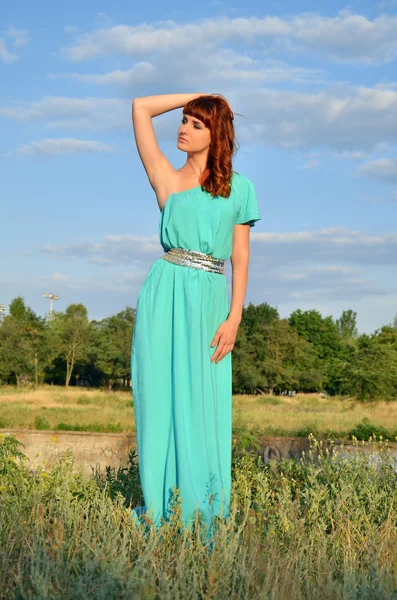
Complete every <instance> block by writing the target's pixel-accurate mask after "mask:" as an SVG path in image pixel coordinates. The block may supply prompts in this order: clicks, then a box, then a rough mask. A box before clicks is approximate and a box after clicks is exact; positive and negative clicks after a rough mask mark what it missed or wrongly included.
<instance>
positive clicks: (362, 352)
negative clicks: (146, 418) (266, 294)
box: [0, 296, 397, 401]
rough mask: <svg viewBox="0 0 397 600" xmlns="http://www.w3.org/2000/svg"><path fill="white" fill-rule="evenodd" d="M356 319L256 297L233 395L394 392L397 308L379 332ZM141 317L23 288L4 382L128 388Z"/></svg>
mask: <svg viewBox="0 0 397 600" xmlns="http://www.w3.org/2000/svg"><path fill="white" fill-rule="evenodd" d="M356 317H357V314H356V313H355V312H354V311H352V310H346V311H343V313H342V315H341V317H340V318H339V319H336V320H334V319H333V318H332V317H331V316H327V317H323V316H322V315H321V314H320V313H319V312H318V311H317V310H308V311H301V310H299V309H298V310H295V311H294V312H292V313H291V315H290V316H289V317H288V318H283V319H282V318H280V316H279V314H278V311H277V309H276V308H274V307H271V306H270V305H268V304H267V303H263V304H259V305H253V304H252V303H250V304H249V305H248V306H247V307H246V308H244V309H243V314H242V320H241V324H240V327H239V331H238V334H237V338H236V343H235V346H234V349H233V353H232V365H233V393H234V394H243V393H247V394H281V393H286V392H292V391H295V392H306V393H310V392H324V393H326V394H328V395H331V396H334V395H341V396H349V397H352V398H356V399H358V400H362V401H374V400H396V399H397V315H396V317H395V318H394V321H393V323H391V324H389V325H384V326H383V327H381V328H380V329H379V330H376V331H375V332H374V333H373V334H371V335H368V334H365V333H363V334H359V333H358V331H357V325H356ZM134 320H135V309H134V308H131V307H126V308H125V310H123V311H121V312H119V313H117V314H116V315H111V316H109V317H106V318H105V319H102V320H101V321H96V320H91V321H90V320H89V318H88V312H87V309H86V307H85V306H84V305H83V304H70V305H69V306H68V307H67V308H66V310H65V312H54V313H53V315H52V316H51V317H49V316H46V317H41V316H38V315H37V314H36V313H35V312H34V311H33V310H32V309H31V308H30V307H29V306H27V305H26V303H25V301H24V299H23V298H22V297H21V296H18V297H17V298H15V299H14V300H13V301H12V302H11V304H10V306H9V314H8V315H7V316H6V317H5V318H4V319H3V321H2V323H1V325H0V385H12V384H14V385H15V384H16V385H17V386H19V385H21V384H22V383H29V384H30V385H34V386H35V387H36V388H37V387H38V386H39V385H40V384H43V383H50V384H56V385H65V386H66V387H67V386H70V385H75V386H76V385H81V386H89V387H103V388H105V389H123V388H124V389H126V388H130V386H131V365H130V360H131V343H132V333H133V328H134Z"/></svg>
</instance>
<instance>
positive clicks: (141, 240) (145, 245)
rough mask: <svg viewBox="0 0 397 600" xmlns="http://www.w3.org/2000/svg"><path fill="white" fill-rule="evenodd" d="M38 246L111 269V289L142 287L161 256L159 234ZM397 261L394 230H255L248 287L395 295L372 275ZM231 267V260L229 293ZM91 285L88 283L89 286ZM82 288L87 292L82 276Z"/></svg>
mask: <svg viewBox="0 0 397 600" xmlns="http://www.w3.org/2000/svg"><path fill="white" fill-rule="evenodd" d="M36 250H38V251H39V252H41V253H42V254H46V255H47V256H48V258H52V259H56V260H59V259H62V260H63V261H70V260H80V261H82V262H83V263H87V264H90V265H92V264H95V265H97V268H98V269H101V270H102V269H103V267H108V268H107V270H106V272H108V273H109V274H108V275H103V276H102V279H103V280H104V281H105V283H106V287H107V289H113V290H116V289H119V290H120V291H128V290H131V291H138V290H139V287H140V285H141V284H142V283H143V281H144V278H145V275H146V273H147V272H148V270H149V268H150V266H151V265H152V264H153V262H154V261H155V260H156V259H158V258H160V257H161V256H162V255H163V250H162V248H161V246H160V243H159V240H158V236H157V235H156V236H152V237H143V236H137V235H131V234H125V235H107V236H105V237H104V238H103V239H102V240H101V241H99V242H80V243H77V244H76V243H74V244H69V245H65V246H57V245H45V246H41V247H38V248H36ZM396 260H397V234H392V233H386V234H383V235H370V234H366V233H363V232H360V231H355V230H349V229H346V228H344V227H329V228H324V229H320V230H318V231H313V232H309V231H298V232H288V233H287V232H286V233H282V232H280V233H251V267H250V286H252V288H253V289H255V290H256V292H255V293H256V296H258V297H259V296H261V294H262V292H261V291H260V290H263V289H266V298H267V301H271V302H272V303H273V304H280V302H281V303H285V302H287V301H288V300H291V301H292V300H297V299H299V300H304V299H306V300H313V301H314V300H316V301H319V300H335V301H340V300H357V301H358V300H360V299H362V298H363V297H366V296H367V297H369V296H376V297H384V296H389V297H393V295H394V296H396V297H397V288H396V287H393V286H388V287H385V286H383V287H380V286H379V285H378V284H377V283H374V282H372V281H371V279H370V277H369V272H370V269H371V267H374V268H375V269H379V267H387V268H390V267H394V266H395V264H396ZM264 264H266V270H264V269H263V265H264ZM121 265H128V266H129V268H130V269H131V270H130V271H128V272H121V273H120V272H116V271H115V269H116V268H117V269H118V268H119V267H120V266H121ZM230 270H231V267H230V263H229V261H227V262H226V271H225V274H226V276H227V279H228V286H229V291H231V289H230ZM364 270H365V271H364ZM74 279H75V278H74V277H72V278H71V281H69V280H68V281H67V282H66V283H67V285H68V286H71V285H72V280H73V281H74ZM97 280H98V278H97V277H96V275H95V272H91V271H90V278H89V281H91V282H94V281H97ZM390 280H391V281H393V280H394V281H395V278H394V279H393V278H392V277H391V278H390ZM73 285H75V282H74V283H73ZM90 285H91V284H90V283H89V282H87V288H86V289H87V290H89V289H90ZM95 285H96V284H95ZM81 289H83V290H84V285H83V279H82V280H81ZM258 301H259V300H258ZM261 301H263V299H262V300H261Z"/></svg>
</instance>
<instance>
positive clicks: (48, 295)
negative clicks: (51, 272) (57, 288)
mask: <svg viewBox="0 0 397 600" xmlns="http://www.w3.org/2000/svg"><path fill="white" fill-rule="evenodd" d="M43 296H44V298H48V299H49V301H50V317H52V301H53V300H59V296H56V295H55V294H43Z"/></svg>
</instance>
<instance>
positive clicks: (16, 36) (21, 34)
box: [5, 25, 30, 48]
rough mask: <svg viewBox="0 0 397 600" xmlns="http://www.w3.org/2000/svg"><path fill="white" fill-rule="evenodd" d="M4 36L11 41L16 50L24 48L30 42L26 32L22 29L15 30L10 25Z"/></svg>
mask: <svg viewBox="0 0 397 600" xmlns="http://www.w3.org/2000/svg"><path fill="white" fill-rule="evenodd" d="M5 34H6V35H7V36H8V37H9V38H11V39H12V40H13V44H14V46H15V47H16V48H21V47H22V46H26V44H28V43H29V42H30V38H29V35H28V32H27V31H25V30H24V29H17V28H16V27H14V26H13V25H10V26H9V27H8V29H7V30H6V31H5Z"/></svg>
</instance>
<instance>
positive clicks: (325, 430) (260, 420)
mask: <svg viewBox="0 0 397 600" xmlns="http://www.w3.org/2000/svg"><path fill="white" fill-rule="evenodd" d="M363 419H368V420H369V421H370V423H371V427H373V428H378V429H379V430H380V431H381V432H382V427H383V428H384V430H383V433H385V434H387V435H388V437H389V439H394V436H395V435H396V434H397V403H386V402H379V403H376V404H362V403H359V402H352V401H346V400H341V399H338V398H335V399H329V398H328V399H323V398H321V397H320V396H319V395H317V394H311V395H300V394H298V395H297V396H295V397H279V396H278V397H277V396H246V395H244V396H242V395H236V396H234V397H233V427H234V431H235V432H239V431H246V432H254V433H258V434H262V435H300V436H303V437H307V435H308V434H309V433H314V434H315V435H317V436H331V437H334V438H335V437H338V438H346V437H349V432H351V431H352V430H354V429H355V428H356V427H357V425H358V424H360V423H361V422H362V421H363ZM0 428H23V429H42V430H45V429H57V430H77V431H102V432H133V431H134V430H135V424H134V410H133V403H132V394H131V393H130V392H128V391H127V392H104V391H100V390H85V389H83V388H69V389H68V390H66V389H65V388H64V387H56V386H54V387H51V386H47V387H42V388H40V389H39V390H37V391H34V390H29V389H23V388H21V389H19V390H17V388H10V387H2V388H1V387H0Z"/></svg>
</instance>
